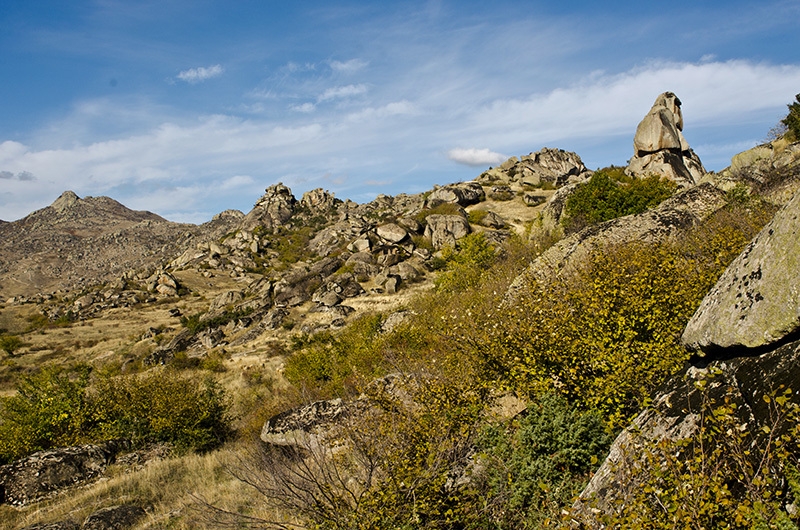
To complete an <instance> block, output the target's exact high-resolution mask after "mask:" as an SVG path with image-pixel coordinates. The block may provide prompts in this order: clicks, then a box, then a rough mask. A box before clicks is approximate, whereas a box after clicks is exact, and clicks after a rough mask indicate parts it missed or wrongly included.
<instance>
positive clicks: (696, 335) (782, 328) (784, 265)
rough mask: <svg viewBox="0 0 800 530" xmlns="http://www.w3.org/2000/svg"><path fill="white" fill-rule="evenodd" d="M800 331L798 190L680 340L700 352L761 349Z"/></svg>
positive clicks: (708, 297)
mask: <svg viewBox="0 0 800 530" xmlns="http://www.w3.org/2000/svg"><path fill="white" fill-rule="evenodd" d="M798 331H800V193H798V194H795V196H794V198H793V199H792V200H791V201H789V203H787V204H786V205H785V206H784V207H783V208H782V209H781V210H780V211H779V212H778V213H777V214H776V215H775V217H774V218H773V219H772V221H770V222H769V223H768V224H767V225H766V226H765V227H764V228H763V229H762V230H761V232H759V233H758V235H756V237H755V238H754V239H753V241H751V242H750V244H749V245H748V246H747V248H745V250H744V251H743V252H742V253H741V254H740V255H739V256H738V257H737V258H736V259H735V260H734V261H733V263H731V264H730V266H728V268H727V269H726V270H725V272H724V273H723V274H722V276H721V277H720V279H719V280H718V281H717V284H716V285H715V286H714V288H713V289H712V290H711V292H709V293H708V295H706V297H705V298H704V299H703V301H702V303H701V304H700V307H699V308H698V309H697V311H696V312H695V314H694V316H693V317H692V318H691V320H690V321H689V323H688V325H687V326H686V329H685V331H684V333H683V336H682V338H681V340H682V342H683V343H684V345H685V346H686V347H687V348H689V349H691V350H695V351H697V350H699V351H700V354H701V355H710V356H712V357H713V356H715V355H725V356H730V355H731V354H732V352H736V351H738V350H741V349H743V348H747V349H756V350H757V349H759V348H764V347H765V346H769V345H771V344H775V343H776V342H779V341H781V340H784V339H785V338H786V337H789V336H792V335H794V334H796V333H797V332H798Z"/></svg>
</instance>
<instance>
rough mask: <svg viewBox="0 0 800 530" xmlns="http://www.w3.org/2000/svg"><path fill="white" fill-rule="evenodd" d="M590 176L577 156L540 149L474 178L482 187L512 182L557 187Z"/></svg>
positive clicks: (510, 159)
mask: <svg viewBox="0 0 800 530" xmlns="http://www.w3.org/2000/svg"><path fill="white" fill-rule="evenodd" d="M590 175H591V171H589V170H588V169H587V168H586V166H585V165H584V164H583V161H582V160H581V157H580V156H578V155H577V154H576V153H573V152H571V151H564V150H563V149H552V148H549V147H544V148H542V149H541V150H539V151H536V152H535V153H530V154H528V155H525V156H522V157H520V158H517V157H512V158H509V159H508V160H507V161H506V162H504V163H503V164H501V165H500V166H499V167H496V168H493V169H490V170H489V171H486V172H484V173H483V174H481V176H480V177H478V179H477V181H478V182H480V183H482V184H502V183H516V184H524V185H527V186H535V187H538V186H542V185H544V184H550V185H554V186H557V187H560V186H564V185H565V184H568V183H572V182H580V181H582V180H585V179H586V178H588V177H589V176H590Z"/></svg>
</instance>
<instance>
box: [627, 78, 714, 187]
mask: <svg viewBox="0 0 800 530" xmlns="http://www.w3.org/2000/svg"><path fill="white" fill-rule="evenodd" d="M681 131H683V114H682V112H681V100H680V99H678V97H677V96H676V95H675V94H673V93H672V92H664V93H663V94H661V95H659V96H658V97H657V98H656V101H655V103H653V107H652V108H651V109H650V112H648V113H647V115H646V116H645V117H644V119H643V120H642V121H641V122H640V123H639V126H638V127H637V128H636V135H635V136H634V138H633V150H634V156H633V158H631V160H630V162H629V163H628V172H629V173H630V174H632V175H635V176H645V175H648V174H656V175H661V176H664V177H666V178H668V179H670V180H672V181H674V182H676V183H677V184H678V185H679V186H682V187H688V186H692V185H694V184H697V183H698V182H699V181H700V179H701V178H702V176H703V175H705V172H706V171H705V169H704V168H703V164H702V162H700V158H699V157H698V156H697V155H696V154H695V153H694V151H692V149H691V148H690V147H689V143H688V142H687V141H686V138H684V136H683V133H682V132H681Z"/></svg>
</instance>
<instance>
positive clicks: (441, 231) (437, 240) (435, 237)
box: [425, 215, 470, 250]
mask: <svg viewBox="0 0 800 530" xmlns="http://www.w3.org/2000/svg"><path fill="white" fill-rule="evenodd" d="M426 221H427V223H428V226H427V227H426V228H425V237H429V238H430V239H431V242H432V243H433V248H435V249H437V250H438V249H441V248H443V247H445V246H447V245H449V246H455V244H456V241H458V240H459V239H461V238H462V237H465V236H466V235H467V234H469V233H470V227H469V223H468V222H467V220H466V219H464V218H463V217H461V216H460V215H429V216H428V217H427V219H426Z"/></svg>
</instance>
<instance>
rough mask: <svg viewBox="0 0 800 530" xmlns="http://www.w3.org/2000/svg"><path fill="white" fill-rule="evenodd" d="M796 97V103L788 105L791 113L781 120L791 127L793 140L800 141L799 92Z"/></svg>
mask: <svg viewBox="0 0 800 530" xmlns="http://www.w3.org/2000/svg"><path fill="white" fill-rule="evenodd" d="M794 99H795V102H794V103H792V104H790V105H787V107H789V114H787V115H786V117H785V118H784V119H782V120H781V123H783V124H784V125H786V127H787V128H788V129H789V132H790V133H791V135H792V137H793V140H794V141H798V140H800V94H797V95H796V96H795V97H794Z"/></svg>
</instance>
